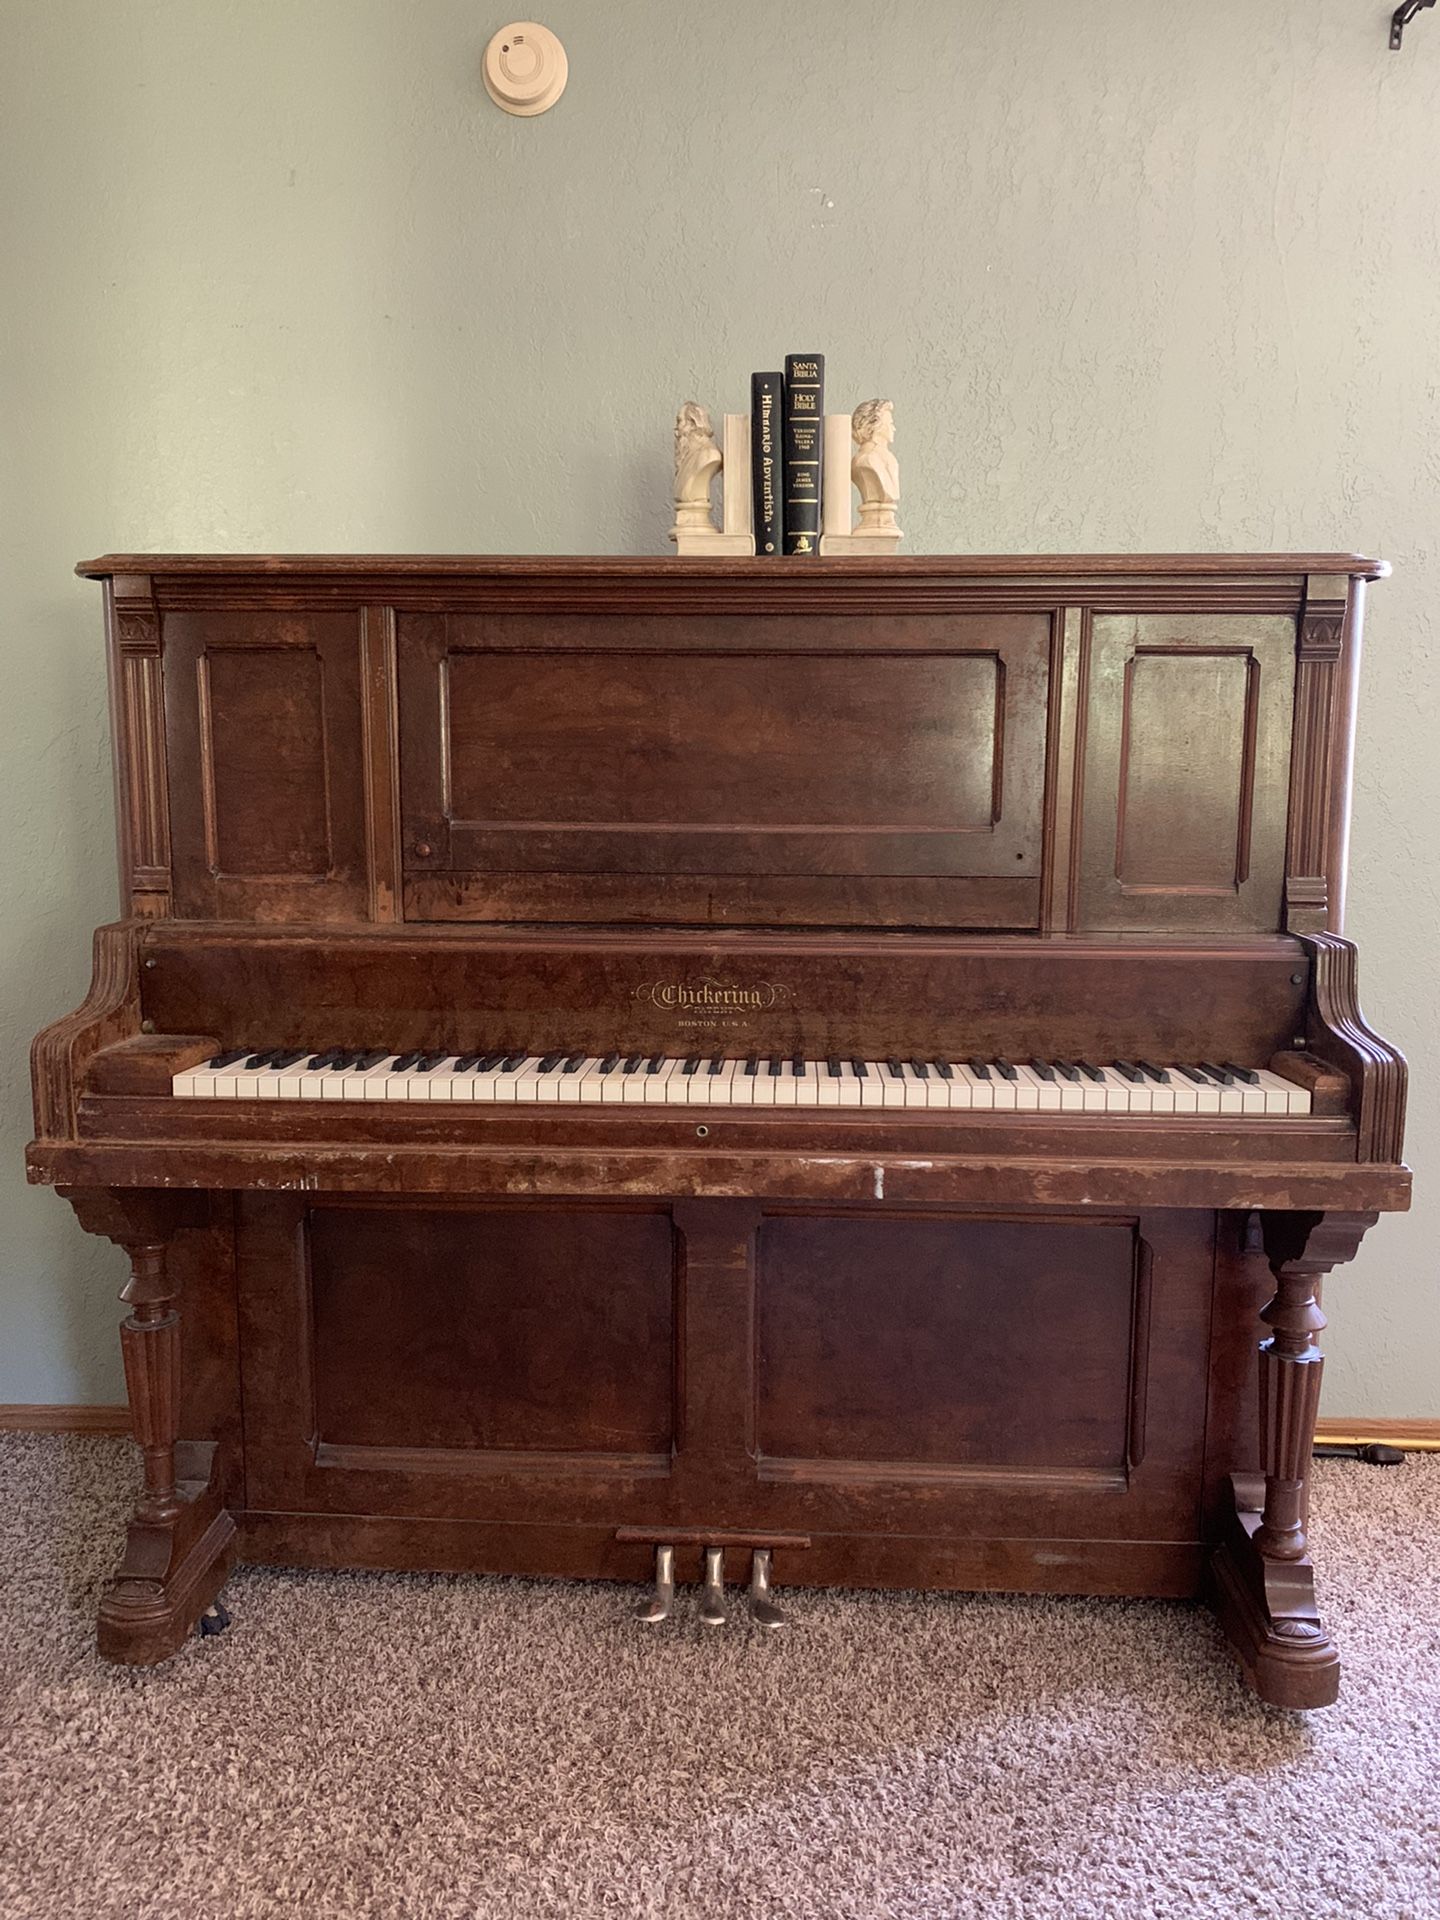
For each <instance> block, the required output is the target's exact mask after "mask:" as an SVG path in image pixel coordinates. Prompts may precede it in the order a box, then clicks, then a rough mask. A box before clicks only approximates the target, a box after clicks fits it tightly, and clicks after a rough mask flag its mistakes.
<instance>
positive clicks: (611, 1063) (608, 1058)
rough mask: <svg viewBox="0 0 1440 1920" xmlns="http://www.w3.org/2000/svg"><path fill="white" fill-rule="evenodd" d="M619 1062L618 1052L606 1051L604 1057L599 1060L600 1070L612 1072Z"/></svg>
mask: <svg viewBox="0 0 1440 1920" xmlns="http://www.w3.org/2000/svg"><path fill="white" fill-rule="evenodd" d="M619 1064H620V1056H619V1054H618V1053H607V1054H606V1055H605V1058H604V1059H603V1060H602V1061H601V1062H600V1071H601V1073H613V1072H614V1071H615V1069H616V1067H618V1066H619Z"/></svg>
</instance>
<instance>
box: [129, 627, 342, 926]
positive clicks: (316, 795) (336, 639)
mask: <svg viewBox="0 0 1440 1920" xmlns="http://www.w3.org/2000/svg"><path fill="white" fill-rule="evenodd" d="M359 649H360V627H359V621H358V619H357V617H356V616H355V615H354V614H352V613H344V612H340V613H328V612H327V613H305V614H298V613H291V614H285V613H275V612H268V611H261V610H259V609H256V610H251V611H243V610H235V611H226V612H216V613H203V614H202V613H188V612H185V613H181V612H176V613H170V614H168V615H166V617H165V621H164V662H165V667H164V673H165V711H166V726H167V732H168V736H169V746H170V762H171V773H172V789H173V792H174V795H175V796H176V797H175V801H174V804H173V806H172V810H171V822H170V832H171V839H172V842H173V847H174V872H175V911H176V912H177V913H178V914H181V915H195V916H200V917H214V918H218V919H242V918H243V919H258V920H293V921H309V922H317V921H319V922H324V921H337V920H343V919H349V918H364V917H367V915H366V909H367V906H368V900H369V892H370V887H369V876H368V871H367V861H366V851H365V826H366V809H365V805H364V795H365V781H364V765H363V752H362V747H363V717H362V709H361V690H360V659H359Z"/></svg>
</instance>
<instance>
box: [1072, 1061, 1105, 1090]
mask: <svg viewBox="0 0 1440 1920" xmlns="http://www.w3.org/2000/svg"><path fill="white" fill-rule="evenodd" d="M1075 1064H1076V1066H1077V1067H1078V1068H1079V1069H1080V1071H1081V1073H1083V1074H1084V1076H1085V1078H1086V1079H1087V1080H1093V1081H1094V1082H1095V1084H1096V1086H1097V1087H1103V1086H1104V1084H1105V1075H1104V1073H1103V1072H1102V1071H1101V1069H1100V1068H1099V1067H1097V1066H1096V1065H1095V1062H1094V1061H1093V1060H1077V1061H1076V1062H1075Z"/></svg>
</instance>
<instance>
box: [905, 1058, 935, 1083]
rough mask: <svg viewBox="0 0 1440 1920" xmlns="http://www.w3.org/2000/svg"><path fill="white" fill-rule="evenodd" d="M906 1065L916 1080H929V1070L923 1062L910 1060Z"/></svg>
mask: <svg viewBox="0 0 1440 1920" xmlns="http://www.w3.org/2000/svg"><path fill="white" fill-rule="evenodd" d="M907 1064H908V1066H909V1068H910V1071H911V1072H912V1073H913V1074H914V1076H915V1078H916V1079H917V1080H928V1079H929V1078H930V1069H929V1067H927V1066H926V1064H925V1062H924V1061H923V1060H911V1061H909V1062H907Z"/></svg>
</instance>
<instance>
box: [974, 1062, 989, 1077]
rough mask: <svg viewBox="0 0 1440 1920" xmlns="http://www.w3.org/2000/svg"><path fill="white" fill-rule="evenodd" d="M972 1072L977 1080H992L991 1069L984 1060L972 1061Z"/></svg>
mask: <svg viewBox="0 0 1440 1920" xmlns="http://www.w3.org/2000/svg"><path fill="white" fill-rule="evenodd" d="M970 1071H971V1073H973V1074H974V1076H975V1078H976V1079H977V1080H988V1079H989V1078H990V1068H989V1065H988V1063H987V1062H986V1061H984V1060H972V1061H971V1062H970Z"/></svg>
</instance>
